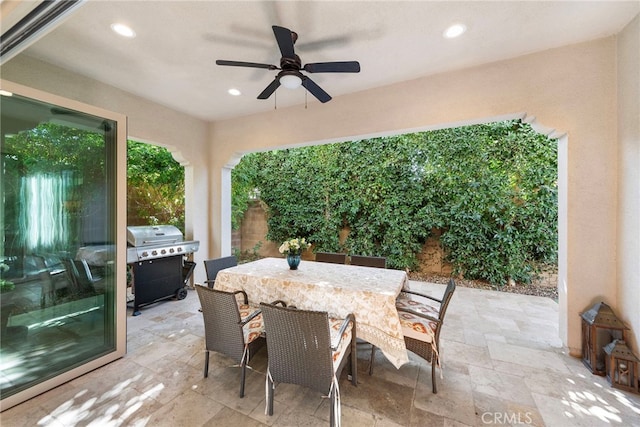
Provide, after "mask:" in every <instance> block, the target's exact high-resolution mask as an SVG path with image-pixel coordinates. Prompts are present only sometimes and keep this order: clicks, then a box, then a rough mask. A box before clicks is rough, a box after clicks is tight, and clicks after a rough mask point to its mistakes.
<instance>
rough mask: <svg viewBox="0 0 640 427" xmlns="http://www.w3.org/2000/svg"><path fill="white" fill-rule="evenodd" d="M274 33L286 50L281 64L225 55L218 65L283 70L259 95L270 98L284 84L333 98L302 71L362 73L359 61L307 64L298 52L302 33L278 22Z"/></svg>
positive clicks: (325, 99) (282, 50)
mask: <svg viewBox="0 0 640 427" xmlns="http://www.w3.org/2000/svg"><path fill="white" fill-rule="evenodd" d="M272 28H273V34H274V35H275V36H276V42H278V47H279V48H280V53H282V58H280V66H279V67H278V66H276V65H271V64H260V63H256V62H241V61H227V60H224V59H218V60H217V61H216V64H217V65H228V66H232V67H250V68H264V69H267V70H280V72H279V73H278V74H277V75H276V77H275V79H274V80H273V81H272V82H271V83H270V84H269V86H267V87H266V88H265V89H264V90H263V91H262V93H260V95H258V99H267V98H269V97H270V96H271V94H272V93H273V92H275V91H276V89H278V88H279V87H280V85H282V86H284V87H287V88H290V89H295V88H297V87H299V86H300V85H302V86H303V87H304V88H305V89H307V90H308V91H309V92H311V94H312V95H313V96H315V97H316V98H318V100H319V101H320V102H327V101H330V100H331V96H330V95H329V94H328V93H327V92H325V91H324V90H323V89H322V88H321V87H320V86H318V85H317V84H316V83H315V82H314V81H313V80H311V79H310V78H309V77H307V76H305V75H304V74H302V72H301V71H306V72H307V73H359V72H360V63H359V62H358V61H339V62H316V63H311V64H305V65H304V67H303V66H302V61H300V57H299V56H298V55H296V54H295V51H294V48H293V45H294V44H295V43H296V40H298V34H296V33H295V32H293V31H291V30H289V29H288V28H284V27H279V26H277V25H274V26H272Z"/></svg>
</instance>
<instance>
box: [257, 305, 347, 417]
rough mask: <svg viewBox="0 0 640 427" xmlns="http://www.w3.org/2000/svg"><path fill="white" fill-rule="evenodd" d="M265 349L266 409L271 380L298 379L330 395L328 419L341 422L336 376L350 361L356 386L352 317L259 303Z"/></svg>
mask: <svg viewBox="0 0 640 427" xmlns="http://www.w3.org/2000/svg"><path fill="white" fill-rule="evenodd" d="M260 308H261V309H262V315H263V317H264V326H265V332H266V335H267V352H268V354H269V361H268V369H267V379H266V382H267V396H266V405H267V407H266V413H267V414H268V415H273V400H274V393H275V383H287V384H298V385H301V386H303V387H307V388H310V389H312V390H316V391H319V392H320V393H323V394H324V395H327V396H329V397H330V399H331V409H330V425H331V426H336V425H340V393H339V388H338V380H339V378H340V374H341V372H342V369H343V368H344V366H345V365H347V364H348V365H349V368H348V372H349V374H350V375H351V383H352V384H353V385H354V386H357V384H358V379H357V372H358V369H357V360H358V359H357V354H356V349H355V343H356V340H355V338H356V320H355V317H354V315H353V314H349V315H348V316H347V317H346V318H345V319H334V318H330V317H329V315H328V314H327V312H324V311H309V310H298V309H296V308H293V307H288V308H284V307H278V306H275V305H272V304H265V303H261V304H260Z"/></svg>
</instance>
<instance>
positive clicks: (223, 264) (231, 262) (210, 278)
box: [204, 255, 238, 288]
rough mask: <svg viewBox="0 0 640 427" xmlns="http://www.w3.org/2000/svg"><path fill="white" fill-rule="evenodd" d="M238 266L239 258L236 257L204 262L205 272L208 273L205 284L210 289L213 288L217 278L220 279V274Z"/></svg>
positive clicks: (231, 256)
mask: <svg viewBox="0 0 640 427" xmlns="http://www.w3.org/2000/svg"><path fill="white" fill-rule="evenodd" d="M236 265H238V258H236V257H235V256H234V255H230V256H225V257H221V258H214V259H208V260H206V261H205V262H204V270H205V272H206V273H207V280H205V283H206V284H207V286H208V287H210V288H213V285H214V283H215V281H216V277H218V272H219V271H220V270H224V269H225V268H229V267H235V266H236Z"/></svg>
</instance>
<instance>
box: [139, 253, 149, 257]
mask: <svg viewBox="0 0 640 427" xmlns="http://www.w3.org/2000/svg"><path fill="white" fill-rule="evenodd" d="M140 256H141V257H142V258H144V257H147V256H149V252H147V251H144V252H142V255H140Z"/></svg>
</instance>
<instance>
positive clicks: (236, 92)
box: [227, 88, 242, 96]
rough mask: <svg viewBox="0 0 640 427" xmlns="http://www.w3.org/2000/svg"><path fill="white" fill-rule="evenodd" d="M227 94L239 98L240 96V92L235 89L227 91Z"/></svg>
mask: <svg viewBox="0 0 640 427" xmlns="http://www.w3.org/2000/svg"><path fill="white" fill-rule="evenodd" d="M227 92H229V95H233V96H240V95H241V94H242V92H240V91H239V90H238V89H235V88H232V89H229V90H228V91H227Z"/></svg>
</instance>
